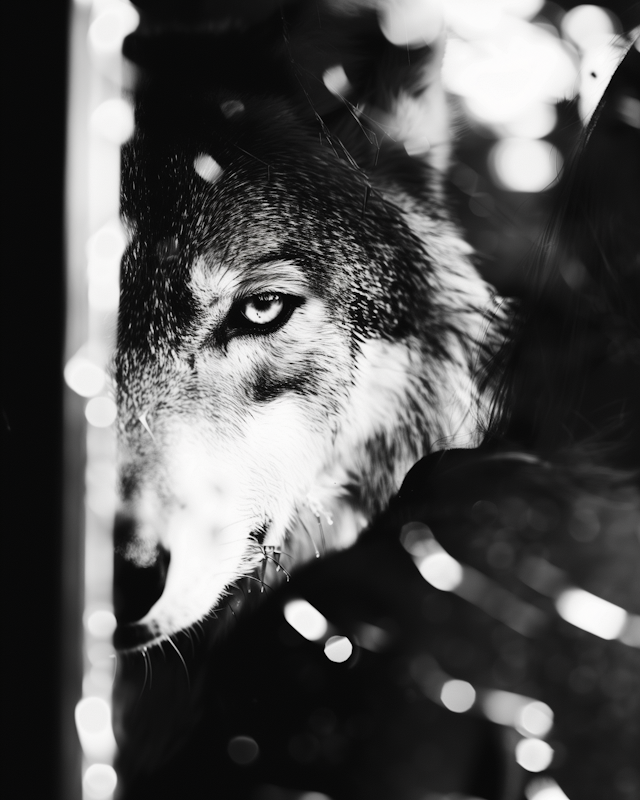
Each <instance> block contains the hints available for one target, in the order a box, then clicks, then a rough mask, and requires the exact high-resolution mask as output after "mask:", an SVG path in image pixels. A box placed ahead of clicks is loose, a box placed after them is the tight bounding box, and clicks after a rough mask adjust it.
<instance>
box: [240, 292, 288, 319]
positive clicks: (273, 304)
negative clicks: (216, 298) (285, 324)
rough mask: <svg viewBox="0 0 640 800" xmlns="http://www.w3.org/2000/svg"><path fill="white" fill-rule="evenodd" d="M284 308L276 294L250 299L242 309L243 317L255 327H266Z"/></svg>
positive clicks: (261, 295)
mask: <svg viewBox="0 0 640 800" xmlns="http://www.w3.org/2000/svg"><path fill="white" fill-rule="evenodd" d="M283 308H284V302H283V300H282V298H281V297H280V295H278V294H260V295H256V296H255V297H250V298H249V299H248V300H247V301H246V302H245V304H244V306H243V307H242V313H243V315H244V316H245V317H246V318H247V319H248V320H249V322H253V323H254V324H255V325H268V324H269V323H270V322H273V321H274V320H275V319H277V318H278V317H279V316H280V314H281V313H282V310H283Z"/></svg>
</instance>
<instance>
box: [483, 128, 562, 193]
mask: <svg viewBox="0 0 640 800" xmlns="http://www.w3.org/2000/svg"><path fill="white" fill-rule="evenodd" d="M489 163H490V167H491V171H492V173H493V175H494V178H495V180H496V182H497V183H498V185H500V186H502V187H503V188H504V189H508V190H509V191H512V192H541V191H544V190H545V189H550V188H551V187H552V186H553V185H554V184H555V183H556V181H557V180H558V176H559V173H560V170H561V168H562V156H561V155H560V152H559V151H558V150H557V148H555V147H554V146H553V145H552V144H551V143H550V142H545V141H541V140H539V139H522V138H517V137H509V138H506V139H502V140H501V141H499V142H496V144H495V145H494V146H493V148H492V150H491V155H490V162H489Z"/></svg>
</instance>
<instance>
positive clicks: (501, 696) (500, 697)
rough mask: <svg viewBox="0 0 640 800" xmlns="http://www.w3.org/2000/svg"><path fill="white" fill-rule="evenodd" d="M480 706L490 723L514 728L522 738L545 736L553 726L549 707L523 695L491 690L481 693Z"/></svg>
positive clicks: (551, 712)
mask: <svg viewBox="0 0 640 800" xmlns="http://www.w3.org/2000/svg"><path fill="white" fill-rule="evenodd" d="M480 704H481V707H482V711H483V713H484V715H485V717H487V719H489V720H491V722H495V723H496V724H497V725H508V726H510V727H512V728H516V730H518V731H519V732H520V733H521V734H522V735H523V736H537V737H542V736H546V735H547V733H548V732H549V731H550V730H551V728H552V726H553V711H552V710H551V709H550V708H549V706H548V705H547V704H546V703H542V702H540V701H539V700H534V699H533V698H531V697H526V696H525V695H521V694H516V693H515V692H505V691H503V690H500V689H492V690H489V691H485V692H483V693H482V697H481V701H480Z"/></svg>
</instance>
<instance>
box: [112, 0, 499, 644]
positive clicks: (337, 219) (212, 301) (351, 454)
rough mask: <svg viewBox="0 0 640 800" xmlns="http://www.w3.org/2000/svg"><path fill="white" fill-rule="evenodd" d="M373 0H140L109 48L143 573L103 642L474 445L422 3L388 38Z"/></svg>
mask: <svg viewBox="0 0 640 800" xmlns="http://www.w3.org/2000/svg"><path fill="white" fill-rule="evenodd" d="M390 9H392V4H389V7H388V8H387V6H386V4H384V3H380V4H378V7H376V4H367V3H362V4H358V3H347V4H336V3H333V2H325V3H322V4H319V5H318V4H316V3H306V2H301V3H297V4H289V5H287V6H285V7H284V8H283V9H280V10H278V11H277V13H276V14H275V15H273V16H272V17H270V18H269V19H268V20H266V21H265V20H263V19H261V20H260V23H259V24H255V25H252V24H250V23H251V22H252V20H251V19H249V18H248V17H249V16H250V15H249V12H246V17H245V18H242V19H240V20H238V19H235V20H231V21H230V20H228V19H226V17H225V18H220V19H217V20H214V22H213V23H211V24H209V25H208V27H207V28H206V30H204V29H198V30H197V31H196V35H194V31H193V29H191V30H186V31H185V30H184V29H177V28H176V27H175V26H174V27H173V29H171V28H166V29H163V28H162V25H160V24H159V22H158V20H157V19H153V18H150V17H149V16H148V15H147V16H145V15H144V14H143V17H142V23H141V26H140V28H139V29H138V31H137V32H136V33H135V34H133V35H132V36H131V37H129V39H128V41H127V43H126V48H125V53H126V55H127V56H128V57H129V59H130V60H131V61H132V62H134V63H136V64H137V65H138V70H139V74H138V78H137V81H136V85H135V89H134V96H133V100H134V103H135V115H136V127H135V133H134V135H133V137H132V139H131V140H130V142H129V143H127V144H126V146H125V147H124V149H123V154H122V216H123V220H124V222H125V225H126V227H127V231H128V233H129V245H128V248H127V250H126V253H125V255H124V257H123V261H122V271H121V298H120V308H119V316H118V332H117V351H116V354H115V362H114V375H115V381H116V385H117V405H118V421H117V428H118V451H119V476H120V494H121V508H120V512H119V516H118V522H117V527H116V545H117V551H118V554H119V558H120V559H121V560H122V562H123V563H125V564H126V565H129V566H130V567H132V568H133V569H138V570H139V571H141V572H142V573H144V571H145V570H146V571H148V572H151V571H153V570H156V571H158V570H159V571H160V572H162V580H161V581H160V589H161V592H160V594H159V596H158V592H157V591H156V593H155V596H154V601H153V603H152V604H151V607H150V608H147V609H144V611H141V612H140V616H139V618H137V619H129V620H128V621H125V622H124V623H122V624H120V625H119V627H118V629H117V631H116V636H115V641H116V645H117V646H118V648H119V649H121V650H134V649H143V648H147V647H149V646H152V645H154V644H157V643H159V642H162V641H165V640H169V641H170V640H171V637H173V636H174V635H175V634H176V633H177V632H179V631H182V630H185V629H189V628H191V627H192V626H194V625H196V624H197V623H198V622H199V621H201V620H203V619H205V618H207V617H208V616H210V615H212V614H215V613H216V610H219V609H220V607H222V606H224V605H225V604H229V603H230V598H232V597H233V595H234V593H237V592H238V591H244V590H245V589H244V587H246V589H247V590H249V591H250V590H251V587H252V586H253V587H254V591H255V590H258V589H259V588H262V589H263V588H264V586H265V585H268V586H273V585H276V584H277V583H278V582H279V581H281V580H283V579H285V578H286V576H287V575H288V574H289V573H290V572H291V571H292V570H293V569H295V568H296V567H297V566H298V565H300V564H302V563H304V562H305V561H308V560H310V559H313V558H314V557H316V556H319V555H320V554H321V553H324V552H328V551H331V550H339V549H344V548H347V547H349V546H350V545H352V544H353V543H354V541H355V540H356V539H357V537H358V535H359V533H360V532H361V531H362V530H363V528H365V527H366V525H367V524H368V522H370V521H371V520H372V519H373V518H374V517H375V516H376V514H378V513H379V512H380V511H381V510H382V509H383V508H384V507H385V506H386V504H387V503H388V501H389V499H390V498H391V497H392V496H393V495H394V493H395V492H397V490H398V488H399V486H400V484H401V482H402V479H403V477H404V475H405V474H406V472H407V471H408V470H409V468H410V467H411V466H412V465H413V464H414V463H415V462H416V461H417V460H418V459H419V458H420V457H422V456H424V455H426V454H428V453H429V452H433V451H435V450H438V449H441V448H445V447H450V446H454V445H455V446H458V447H474V446H476V445H477V444H478V443H479V442H480V440H481V439H482V434H483V430H484V429H485V427H486V424H487V420H488V417H489V414H490V409H491V403H492V393H491V387H490V385H488V382H487V381H485V380H484V376H485V372H486V368H487V365H488V363H489V362H490V361H491V359H492V357H493V354H494V352H495V350H496V348H497V346H498V343H499V341H500V324H501V323H500V320H501V318H502V316H501V311H500V310H499V301H498V300H497V298H496V296H495V294H494V292H493V290H492V289H491V288H490V287H489V286H488V285H487V284H486V283H485V282H484V281H483V280H482V279H481V278H480V276H479V274H478V272H477V270H476V268H475V266H474V264H473V254H472V253H471V250H470V247H469V246H468V245H467V244H466V243H465V241H464V239H463V237H462V236H461V233H460V231H459V229H458V227H457V226H456V224H455V223H454V221H453V220H452V217H451V214H450V212H449V210H448V208H447V202H446V197H445V192H444V188H443V172H444V169H445V166H446V163H447V158H448V147H449V135H448V128H449V114H448V111H447V107H446V102H445V98H444V93H443V90H442V87H441V85H440V80H439V62H440V59H441V56H442V49H443V36H442V32H441V20H440V18H439V17H438V16H437V14H438V12H437V10H434V8H432V7H431V6H430V5H429V4H427V5H426V6H425V11H424V15H423V18H422V28H420V26H418V27H419V30H418V33H417V36H416V41H409V42H408V43H407V41H406V38H405V41H404V42H403V44H402V46H400V45H399V44H398V43H397V42H395V43H394V40H396V39H397V35H396V34H395V33H394V31H395V28H394V25H395V27H397V24H396V23H395V21H394V18H393V16H392V10H390ZM228 13H231V12H228ZM256 13H257V12H256ZM159 31H160V32H159Z"/></svg>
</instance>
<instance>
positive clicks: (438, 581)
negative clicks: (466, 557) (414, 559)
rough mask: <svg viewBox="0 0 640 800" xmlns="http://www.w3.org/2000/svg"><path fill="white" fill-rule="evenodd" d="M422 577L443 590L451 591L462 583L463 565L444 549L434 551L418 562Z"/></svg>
mask: <svg viewBox="0 0 640 800" xmlns="http://www.w3.org/2000/svg"><path fill="white" fill-rule="evenodd" d="M418 569H419V570H420V574H421V575H422V577H423V578H424V579H425V581H427V583H430V584H431V585H432V586H434V587H435V588H436V589H440V590H441V591H443V592H451V591H453V590H454V589H455V588H456V587H457V586H459V585H460V583H461V582H462V578H463V570H462V566H461V565H460V564H459V563H458V562H457V561H456V560H455V558H452V557H451V556H450V555H449V554H448V553H446V552H444V550H443V551H442V552H440V553H432V554H430V555H428V556H425V557H424V558H423V559H421V560H420V561H419V562H418Z"/></svg>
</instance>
